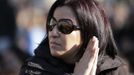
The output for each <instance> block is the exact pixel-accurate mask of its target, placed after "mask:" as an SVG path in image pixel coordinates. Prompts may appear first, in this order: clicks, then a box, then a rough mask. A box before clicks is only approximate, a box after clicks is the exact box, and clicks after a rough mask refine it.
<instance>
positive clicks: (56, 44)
mask: <svg viewBox="0 0 134 75" xmlns="http://www.w3.org/2000/svg"><path fill="white" fill-rule="evenodd" d="M50 44H51V45H52V46H53V45H54V46H60V44H59V43H57V42H50Z"/></svg>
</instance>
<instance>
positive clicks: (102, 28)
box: [47, 0, 117, 58]
mask: <svg viewBox="0 0 134 75" xmlns="http://www.w3.org/2000/svg"><path fill="white" fill-rule="evenodd" d="M62 6H68V7H70V8H71V9H72V11H73V12H74V13H75V16H76V19H77V20H78V24H79V26H80V28H81V34H82V35H81V37H82V47H81V48H80V50H79V52H78V54H77V55H78V57H79V58H80V57H81V56H82V55H83V53H84V51H85V48H86V47H87V44H88V42H89V40H90V38H92V37H93V36H96V37H97V38H98V39H99V48H100V53H99V56H102V55H104V54H107V55H109V56H110V57H113V58H114V57H115V55H116V54H117V51H116V50H117V47H116V45H115V41H114V38H113V35H112V30H111V27H110V23H109V21H108V18H107V17H106V14H105V12H104V10H103V8H102V7H101V6H100V4H99V3H98V2H96V1H94V0H57V1H56V2H55V3H54V4H53V5H52V7H51V9H50V11H49V13H48V17H47V25H48V24H49V21H50V20H51V18H52V17H53V14H54V11H55V10H56V8H57V7H62Z"/></svg>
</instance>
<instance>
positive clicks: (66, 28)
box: [48, 17, 80, 34]
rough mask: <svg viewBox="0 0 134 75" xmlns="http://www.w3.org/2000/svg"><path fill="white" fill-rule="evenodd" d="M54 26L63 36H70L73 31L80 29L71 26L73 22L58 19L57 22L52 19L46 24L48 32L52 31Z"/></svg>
mask: <svg viewBox="0 0 134 75" xmlns="http://www.w3.org/2000/svg"><path fill="white" fill-rule="evenodd" d="M55 26H57V28H58V31H60V32H62V33H63V34H70V33H71V32H72V31H74V30H80V27H78V26H76V25H73V22H72V21H71V20H70V19H60V20H59V21H57V20H56V19H55V18H54V17H53V18H52V19H51V20H50V22H49V24H48V30H49V31H52V30H53V28H54V27H55Z"/></svg>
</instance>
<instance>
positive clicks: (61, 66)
mask: <svg viewBox="0 0 134 75" xmlns="http://www.w3.org/2000/svg"><path fill="white" fill-rule="evenodd" d="M98 62H101V64H99V66H98V69H97V74H96V75H128V70H127V69H128V68H127V66H126V64H125V63H124V62H123V61H122V59H121V58H119V57H116V58H115V59H112V58H110V57H109V56H104V57H103V59H102V60H101V61H98ZM74 66H75V65H74V64H66V63H65V62H63V61H62V60H60V59H58V58H55V57H53V56H51V55H50V52H49V45H48V39H45V40H44V41H43V42H42V43H41V44H40V46H39V47H38V48H37V49H36V50H35V56H33V57H32V58H29V59H28V60H26V62H25V63H24V64H23V66H22V67H21V70H20V75H71V73H73V69H74Z"/></svg>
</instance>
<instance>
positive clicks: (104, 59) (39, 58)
mask: <svg viewBox="0 0 134 75" xmlns="http://www.w3.org/2000/svg"><path fill="white" fill-rule="evenodd" d="M47 36H48V37H47V38H46V39H44V40H43V41H42V43H41V44H40V45H39V47H38V48H37V49H36V50H35V56H33V57H32V58H30V59H28V60H27V61H26V62H25V63H24V65H23V66H22V68H21V72H20V75H128V68H127V65H126V63H125V62H124V61H123V60H122V59H121V58H119V57H118V56H117V47H116V45H115V42H114V39H113V36H112V31H111V28H110V24H109V21H108V19H107V17H106V15H105V13H104V11H103V9H102V7H101V6H100V5H99V4H98V3H97V2H96V1H94V0H57V1H56V2H55V3H54V4H53V6H52V7H51V9H50V11H49V14H48V17H47Z"/></svg>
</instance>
